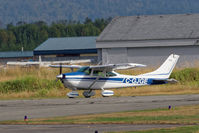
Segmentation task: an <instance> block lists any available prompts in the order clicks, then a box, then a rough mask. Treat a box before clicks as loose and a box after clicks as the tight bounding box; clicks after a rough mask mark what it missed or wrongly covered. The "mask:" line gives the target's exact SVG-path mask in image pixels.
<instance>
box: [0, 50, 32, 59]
mask: <svg viewBox="0 0 199 133" xmlns="http://www.w3.org/2000/svg"><path fill="white" fill-rule="evenodd" d="M20 57H33V51H23V52H22V51H7V52H0V58H20Z"/></svg>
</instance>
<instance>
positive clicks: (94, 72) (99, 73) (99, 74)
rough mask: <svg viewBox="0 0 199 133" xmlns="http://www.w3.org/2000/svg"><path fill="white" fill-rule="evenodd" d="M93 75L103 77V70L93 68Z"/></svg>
mask: <svg viewBox="0 0 199 133" xmlns="http://www.w3.org/2000/svg"><path fill="white" fill-rule="evenodd" d="M93 76H100V77H105V75H104V73H103V71H99V70H94V71H93Z"/></svg>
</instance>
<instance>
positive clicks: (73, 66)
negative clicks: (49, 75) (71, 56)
mask: <svg viewBox="0 0 199 133" xmlns="http://www.w3.org/2000/svg"><path fill="white" fill-rule="evenodd" d="M49 67H53V68H60V67H62V68H77V69H79V68H81V67H82V66H80V65H49Z"/></svg>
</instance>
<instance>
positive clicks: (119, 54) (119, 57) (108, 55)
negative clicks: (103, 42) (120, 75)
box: [102, 48, 128, 64]
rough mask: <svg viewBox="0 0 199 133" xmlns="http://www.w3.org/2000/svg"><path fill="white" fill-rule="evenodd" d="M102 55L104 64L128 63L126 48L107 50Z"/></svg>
mask: <svg viewBox="0 0 199 133" xmlns="http://www.w3.org/2000/svg"><path fill="white" fill-rule="evenodd" d="M102 53H103V54H102V55H103V56H102V61H103V64H111V63H114V64H116V63H128V58H127V49H126V48H107V49H103V50H102Z"/></svg>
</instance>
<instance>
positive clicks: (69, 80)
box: [50, 54, 179, 98]
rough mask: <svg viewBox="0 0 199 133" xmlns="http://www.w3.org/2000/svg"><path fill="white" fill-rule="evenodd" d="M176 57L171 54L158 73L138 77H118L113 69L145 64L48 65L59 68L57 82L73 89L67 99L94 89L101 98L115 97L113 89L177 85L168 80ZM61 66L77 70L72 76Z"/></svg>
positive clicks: (87, 95) (90, 93)
mask: <svg viewBox="0 0 199 133" xmlns="http://www.w3.org/2000/svg"><path fill="white" fill-rule="evenodd" d="M178 58H179V55H174V54H171V55H170V56H169V57H168V58H167V60H166V61H165V62H164V63H163V64H162V65H161V66H160V67H159V68H158V69H157V70H155V71H153V72H149V73H145V74H141V75H137V76H132V75H123V74H119V73H117V72H115V71H114V70H118V69H131V68H136V67H145V66H146V65H142V64H135V63H126V64H109V65H97V66H79V65H50V66H51V67H60V74H59V75H57V79H60V80H61V82H62V83H63V84H64V86H65V87H67V88H70V89H71V90H72V92H69V93H67V96H68V97H70V98H74V97H77V96H79V93H78V92H77V90H84V92H83V95H84V97H86V98H90V97H91V96H94V95H95V91H94V90H101V91H102V92H101V94H102V96H104V97H107V96H112V95H114V92H113V91H112V90H107V89H113V88H123V87H137V86H145V85H159V84H166V83H176V82H177V81H176V80H175V79H169V77H170V75H171V73H172V71H173V69H174V67H175V65H176V63H177V61H178ZM62 67H63V68H71V69H72V70H73V69H78V70H77V71H76V72H71V73H62V72H61V70H62Z"/></svg>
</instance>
